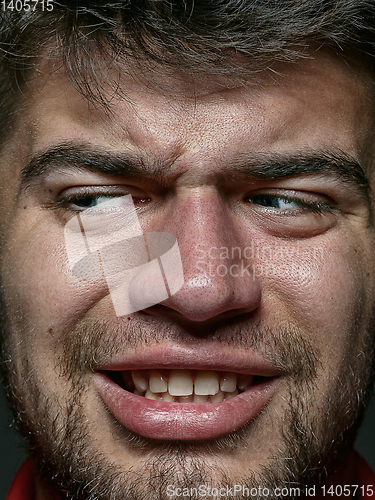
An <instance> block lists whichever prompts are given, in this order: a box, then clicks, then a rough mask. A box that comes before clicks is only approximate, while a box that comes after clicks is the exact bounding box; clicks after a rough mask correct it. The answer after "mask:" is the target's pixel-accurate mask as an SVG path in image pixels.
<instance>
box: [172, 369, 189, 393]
mask: <svg viewBox="0 0 375 500" xmlns="http://www.w3.org/2000/svg"><path fill="white" fill-rule="evenodd" d="M168 392H169V394H171V396H190V395H191V394H193V377H192V376H191V373H190V372H189V370H172V371H171V373H170V376H169V383H168Z"/></svg>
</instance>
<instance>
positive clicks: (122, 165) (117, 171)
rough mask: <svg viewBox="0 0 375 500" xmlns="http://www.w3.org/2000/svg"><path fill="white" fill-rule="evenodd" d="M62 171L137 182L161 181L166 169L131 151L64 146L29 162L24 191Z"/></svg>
mask: <svg viewBox="0 0 375 500" xmlns="http://www.w3.org/2000/svg"><path fill="white" fill-rule="evenodd" d="M59 170H64V171H65V170H66V171H72V170H78V171H82V170H88V171H92V172H100V173H103V174H109V175H119V176H125V177H127V178H137V179H146V178H147V179H149V178H153V179H158V178H160V177H162V175H163V169H162V167H161V165H159V164H158V163H157V162H156V163H154V164H152V165H147V166H146V165H145V163H144V162H143V160H142V158H141V157H140V156H139V155H136V154H134V153H131V152H121V153H118V152H105V151H102V150H96V149H94V148H92V147H88V146H87V145H79V144H76V143H74V144H72V143H62V144H58V145H56V146H54V147H52V148H49V149H47V150H45V151H43V152H41V153H38V154H36V155H34V156H32V157H31V158H30V159H29V161H28V163H27V164H26V165H25V167H24V168H23V169H22V171H21V176H20V189H21V190H22V189H25V188H26V187H27V186H28V185H30V184H33V183H34V182H37V181H38V179H39V178H40V177H43V176H45V175H48V174H49V173H51V172H54V171H59Z"/></svg>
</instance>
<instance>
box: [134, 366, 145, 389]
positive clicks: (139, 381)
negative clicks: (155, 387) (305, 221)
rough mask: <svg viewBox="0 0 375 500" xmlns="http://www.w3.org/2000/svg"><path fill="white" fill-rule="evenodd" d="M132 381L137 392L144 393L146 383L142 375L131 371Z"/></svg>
mask: <svg viewBox="0 0 375 500" xmlns="http://www.w3.org/2000/svg"><path fill="white" fill-rule="evenodd" d="M132 379H133V382H134V385H135V388H136V389H137V391H138V392H146V391H147V389H148V381H147V380H146V379H145V378H143V377H142V375H141V374H140V373H138V372H134V371H132Z"/></svg>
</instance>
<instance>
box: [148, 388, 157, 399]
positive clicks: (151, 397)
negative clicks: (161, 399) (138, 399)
mask: <svg viewBox="0 0 375 500" xmlns="http://www.w3.org/2000/svg"><path fill="white" fill-rule="evenodd" d="M145 398H147V399H155V400H156V399H158V395H157V394H155V393H154V392H152V391H150V389H147V391H146V394H145Z"/></svg>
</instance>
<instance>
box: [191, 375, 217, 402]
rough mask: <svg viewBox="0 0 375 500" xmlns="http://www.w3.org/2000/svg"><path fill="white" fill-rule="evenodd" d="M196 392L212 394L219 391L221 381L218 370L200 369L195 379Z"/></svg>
mask: <svg viewBox="0 0 375 500" xmlns="http://www.w3.org/2000/svg"><path fill="white" fill-rule="evenodd" d="M194 392H195V394H197V395H198V396H211V395H214V394H217V393H218V392H219V381H218V378H217V374H216V372H212V371H208V370H206V371H200V372H198V373H197V376H196V377H195V381H194Z"/></svg>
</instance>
